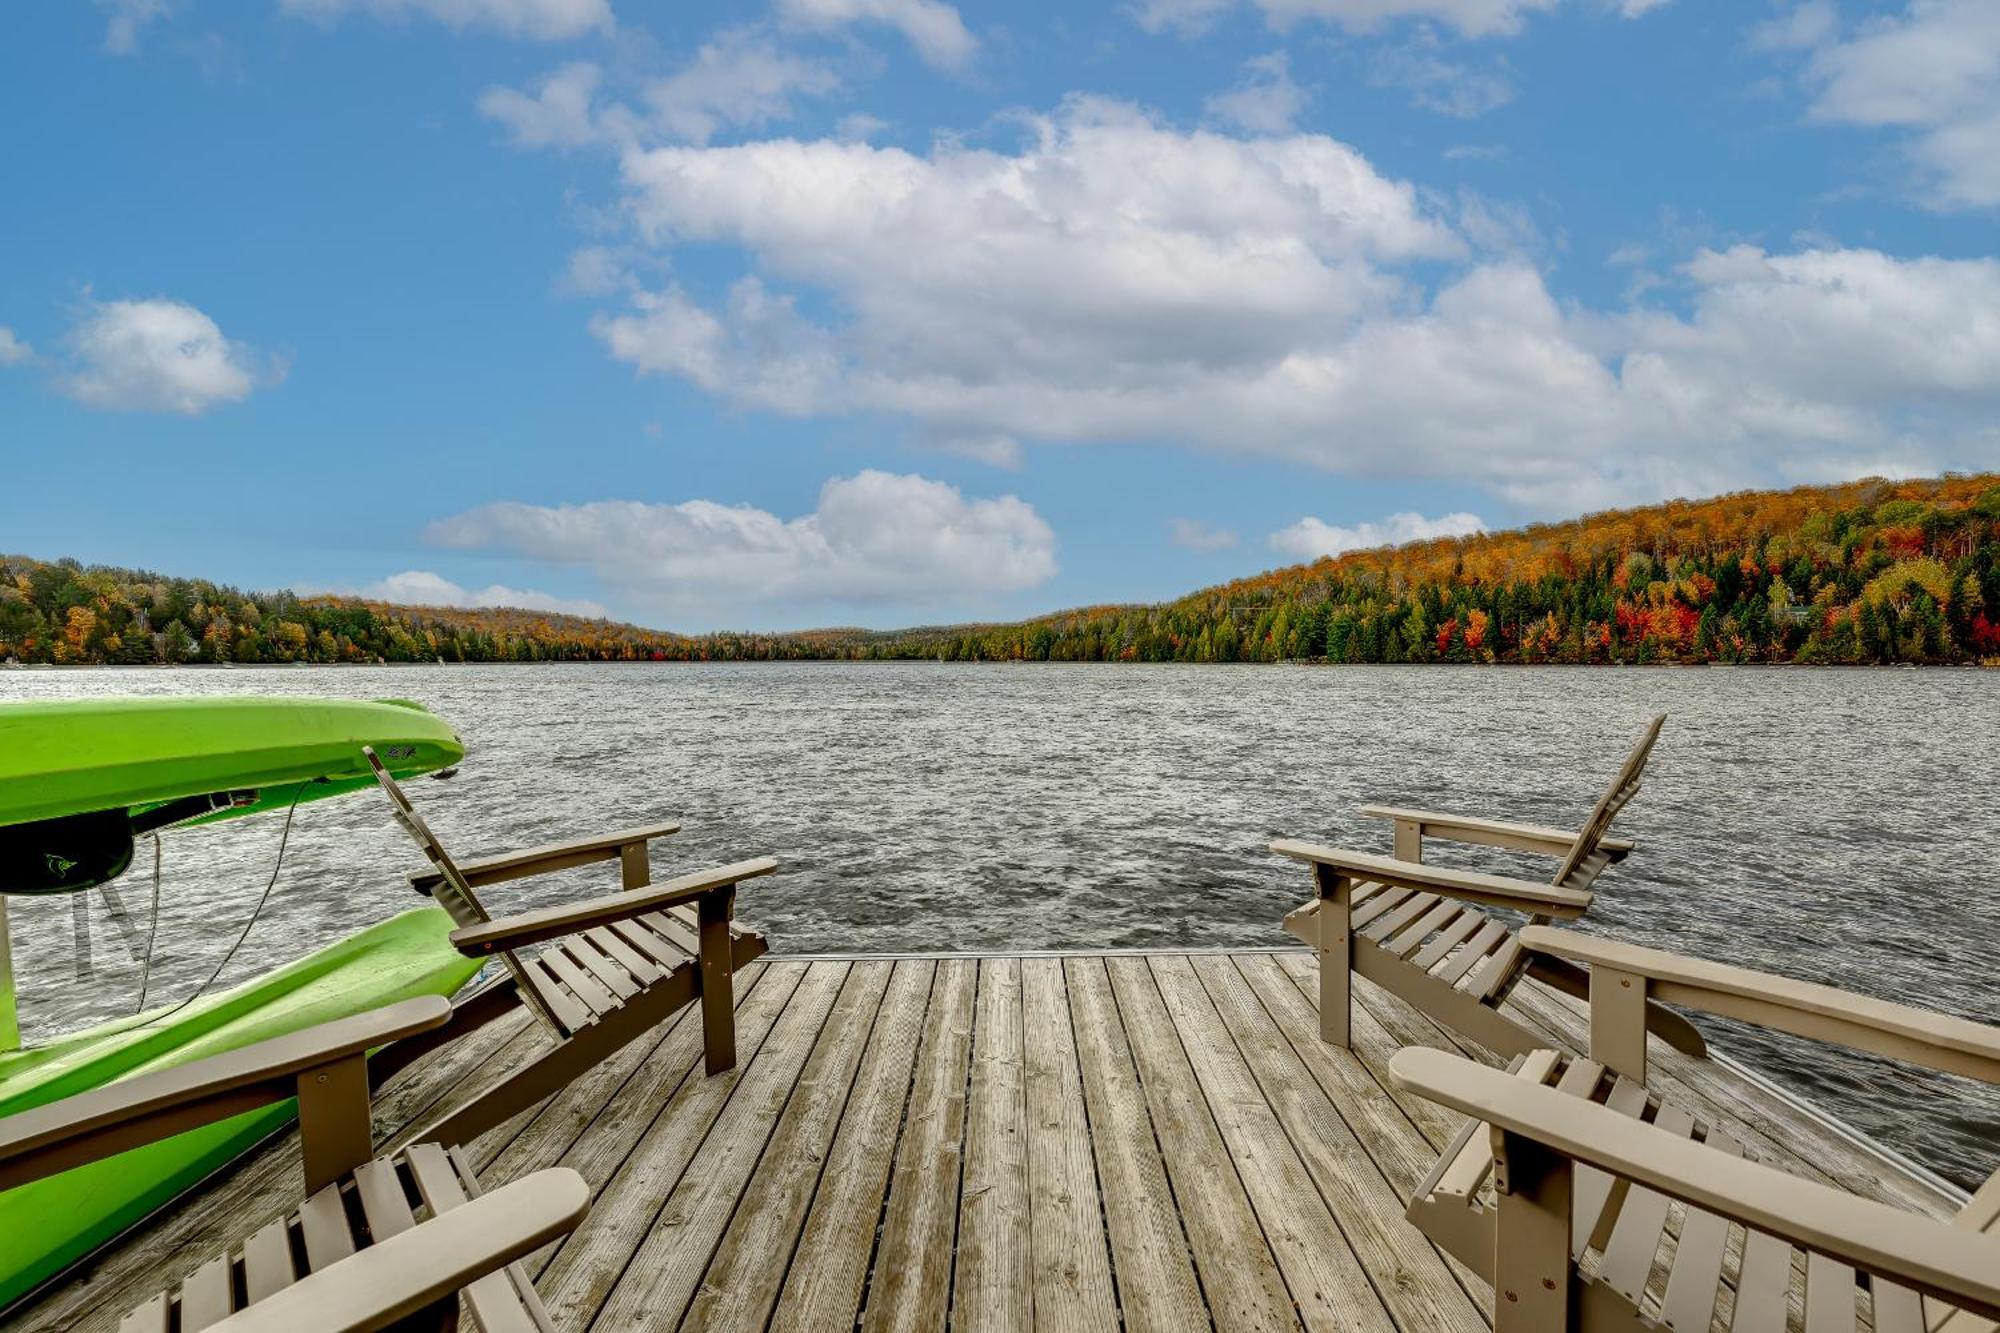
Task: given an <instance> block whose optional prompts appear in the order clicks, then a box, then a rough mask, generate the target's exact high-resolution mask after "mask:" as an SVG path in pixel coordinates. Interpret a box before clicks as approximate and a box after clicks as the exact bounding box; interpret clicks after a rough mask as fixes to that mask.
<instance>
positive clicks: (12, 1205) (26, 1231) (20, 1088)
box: [0, 907, 480, 1310]
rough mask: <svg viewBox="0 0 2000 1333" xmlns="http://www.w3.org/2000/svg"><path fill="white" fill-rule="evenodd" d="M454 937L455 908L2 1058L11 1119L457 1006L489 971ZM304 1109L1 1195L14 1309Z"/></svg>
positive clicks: (200, 1134) (2, 1296) (7, 1296)
mask: <svg viewBox="0 0 2000 1333" xmlns="http://www.w3.org/2000/svg"><path fill="white" fill-rule="evenodd" d="M451 929H452V923H451V918H450V917H448V916H446V915H445V913H444V910H443V909H442V908H437V907H419V908H416V909H413V910H411V911H408V912H404V913H403V914H402V915H400V916H396V917H392V918H390V919H389V920H387V921H384V922H382V923H381V924H379V925H376V926H372V927H370V928H369V929H367V930H364V931H362V932H361V933H360V934H358V935H354V936H351V937H349V938H347V939H344V940H341V941H340V942H338V943H337V944H331V945H328V946H327V947H326V948H323V949H320V950H318V951H316V952H314V953H311V954H308V955H307V956H306V957H304V958H301V959H299V960H298V961H297V962H295V963H292V964H290V965H288V966H286V967H282V968H279V969H278V970H277V971H275V972H271V973H268V974H266V975H265V976H262V977H258V978H257V979H256V980H254V981H250V982H246V983H245V984H243V985H241V986H237V987H235V988H234V989H232V990H227V991H221V992H218V993H216V994H214V995H208V996H204V997H202V998H201V999H200V1000H197V1001H196V1002H195V1003H193V1004H191V1005H189V1006H188V1007H187V1008H185V1009H182V1010H180V1011H179V1012H178V1013H175V1014H173V1015H172V1016H170V1017H168V1018H166V1019H165V1020H164V1021H157V1022H149V1018H152V1017H156V1016H157V1011H156V1015H153V1016H148V1015H141V1016H139V1017H136V1018H126V1019H120V1020H117V1021H115V1022H111V1023H106V1024H103V1025H101V1026H99V1027H95V1028H91V1029H89V1030H87V1031H83V1032H76V1033H71V1034H69V1035H67V1036H64V1037H61V1038H58V1039H57V1040H55V1041H53V1042H50V1043H48V1044H47V1045H44V1046H40V1047H37V1048H35V1049H33V1050H25V1051H9V1052H4V1053H0V1116H4V1115H11V1114H13V1113H14V1112H16V1111H24V1110H27V1109H28V1108H29V1107H33V1106H40V1105H42V1104H44V1103H46V1102H52V1101H55V1100H56V1099H58V1098H60V1097H66V1096H69V1095H70V1094H72V1093H77V1092H82V1091H85V1090H87V1089H90V1088H95V1087H98V1086H101V1085H102V1084H105V1083H110V1082H114V1081H116V1080H118V1079H121V1078H130V1077H132V1076H134V1075H137V1074H145V1073H150V1072H152V1071H154V1070H157V1069H167V1068H171V1067H172V1066H174V1065H179V1064H185V1063H187V1062H188V1061H190V1060H198V1059H200V1058H201V1057H203V1056H208V1055H218V1054H220V1053H222V1052H224V1051H229V1050H234V1049H236V1048H237V1047H239V1046H246V1045H248V1044H250V1043H251V1042H254V1041H262V1040H263V1039H265V1038H266V1037H276V1036H281V1035H283V1034H285V1033H287V1032H297V1031H299V1030H300V1029H301V1028H306V1027H311V1026H312V1025H313V1024H315V1023H325V1022H330V1021H332V1020H333V1019H336V1018H344V1017H346V1016H348V1015H349V1014H358V1013H361V1012H363V1011H364V1010H368V1009H373V1008H375V1007H376V1006H378V1005H384V1004H393V1003H394V1002H395V1001H397V1000H404V999H408V998H410V997H411V996H415V995H450V994H452V993H453V992H454V991H456V990H458V989H459V988H460V987H461V986H463V985H464V984H465V983H466V982H467V981H469V980H471V979H472V977H473V975H474V974H475V973H476V972H478V970H479V967H480V963H479V961H478V960H476V959H471V958H467V957H465V956H464V955H463V954H461V953H459V952H458V950H456V949H454V948H452V946H451V941H450V940H449V939H448V938H447V936H449V934H450V933H451ZM295 1110H296V1103H292V1102H287V1103H285V1104H283V1105H280V1106H272V1107H266V1108H264V1109H263V1110H259V1111H251V1112H248V1113H246V1114H244V1115H241V1116H238V1117H236V1118H235V1119H233V1120H225V1121H222V1122H221V1123H219V1124H214V1125H210V1126H208V1127H207V1128H204V1129H197V1130H192V1131H190V1132H188V1133H186V1134H181V1135H179V1136H177V1137H175V1138H171V1139H166V1140H164V1141H162V1142H160V1143H155V1144H151V1145H149V1146H147V1147H144V1148H135V1149H133V1150H132V1151H131V1152H127V1153H122V1154H120V1155H119V1156H117V1157H110V1158H106V1159H105V1160H104V1161H101V1162H93V1163H91V1164H90V1165H87V1166H80V1167H77V1168H76V1169H75V1170H73V1171H65V1172H63V1173H62V1174H61V1175H58V1176H50V1177H48V1178H47V1179H44V1180H38V1181H35V1182H33V1183H32V1184H28V1185H22V1186H20V1187H19V1188H16V1189H11V1190H7V1191H5V1192H4V1193H0V1238H4V1243H0V1310H4V1309H5V1308H6V1307H7V1306H8V1305H10V1304H11V1303H12V1302H14V1301H15V1300H17V1299H19V1298H20V1297H21V1296H22V1295H24V1294H25V1293H27V1292H29V1291H31V1290H33V1289H34V1287H35V1286H37V1285H38V1284H39V1283H41V1282H43V1281H45V1280H47V1279H48V1278H50V1277H53V1276H54V1275H55V1274H57V1273H59V1272H61V1271H62V1270H63V1269H64V1268H65V1267H67V1266H68V1265H70V1264H72V1263H74V1262H75V1261H76V1260H78V1259H80V1258H82V1257H83V1256H84V1255H86V1254H88V1253H90V1252H91V1251H92V1250H94V1249H96V1248H97V1247H98V1246H100V1245H102V1244H103V1243H105V1242H106V1241H108V1240H111V1239H112V1238H113V1237H115V1236H117V1235H118V1233H119V1232H121V1231H123V1230H124V1229H125V1228H126V1227H128V1226H130V1225H132V1224H133V1223H134V1222H137V1221H138V1220H139V1219H140V1218H142V1217H145V1216H146V1215H147V1214H148V1213H150V1212H152V1211H153V1210H154V1209H156V1208H158V1207H159V1206H160V1205H162V1204H164V1203H166V1202H167V1201H168V1200H170V1199H172V1198H173V1197H174V1196H175V1195H177V1194H179V1193H180V1192H181V1191H182V1190H184V1189H187V1188H188V1187H189V1186H191V1185H193V1184H194V1183H195V1182H197V1181H199V1180H200V1179H202V1177H204V1176H206V1175H208V1173H209V1172H211V1171H213V1170H215V1169H216V1168H217V1167H219V1166H221V1165H223V1164H224V1163H225V1162H228V1161H229V1160H230V1159H231V1158H233V1157H235V1156H236V1155H237V1154H239V1153H241V1152H243V1151H244V1150H245V1149H246V1148H249V1147H250V1146H251V1145H253V1144H255V1143H256V1142H258V1141H259V1140H260V1139H262V1138H264V1137H265V1136H266V1135H268V1134H270V1133H272V1132H273V1131H274V1130H277V1129H280V1128H282V1127H283V1126H284V1125H286V1124H287V1123H289V1122H290V1120H291V1119H292V1116H293V1115H294V1114H295ZM201 1257H206V1256H201Z"/></svg>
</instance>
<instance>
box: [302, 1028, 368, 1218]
mask: <svg viewBox="0 0 2000 1333" xmlns="http://www.w3.org/2000/svg"><path fill="white" fill-rule="evenodd" d="M298 1091H299V1155H300V1158H301V1159H302V1163H303V1165H304V1167H305V1174H306V1193H307V1194H313V1193H316V1192H318V1191H319V1190H321V1189H323V1188H324V1187H326V1186H328V1185H331V1184H332V1183H333V1182H334V1181H336V1180H339V1179H340V1178H341V1177H342V1176H344V1175H346V1174H347V1173H348V1172H350V1171H352V1170H354V1169H355V1168H356V1167H358V1166H360V1165H361V1164H362V1163H363V1162H366V1161H367V1160H368V1159H369V1158H371V1157H373V1156H374V1155H375V1139H374V1134H375V1126H374V1118H373V1114H372V1112H371V1108H370V1106H369V1102H368V1093H369V1088H368V1056H367V1054H366V1053H365V1052H356V1053H355V1054H353V1055H350V1056H347V1057H345V1058H344V1059H340V1060H336V1061H333V1062H332V1063H330V1064H324V1065H320V1066H319V1067H318V1068H316V1069H308V1070H305V1071H303V1072H302V1073H300V1074H299V1075H298Z"/></svg>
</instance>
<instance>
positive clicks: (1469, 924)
mask: <svg viewBox="0 0 2000 1333" xmlns="http://www.w3.org/2000/svg"><path fill="white" fill-rule="evenodd" d="M1489 920H1491V918H1490V917H1488V916H1487V915H1486V913H1484V912H1482V911H1480V910H1479V909H1478V908H1477V907H1471V906H1467V905H1466V904H1463V903H1461V904H1460V905H1459V909H1458V918H1457V919H1456V920H1454V921H1453V922H1452V923H1451V924H1450V925H1448V926H1446V927H1445V928H1444V929H1443V930H1440V931H1439V932H1438V933H1437V938H1435V939H1433V940H1432V941H1431V942H1430V943H1429V944H1426V945H1425V946H1424V947H1423V948H1422V949H1419V950H1418V951H1417V955H1416V957H1414V958H1412V959H1410V966H1411V967H1414V968H1416V969H1417V970H1418V971H1419V972H1428V971H1430V970H1431V969H1432V968H1433V967H1435V966H1437V964H1438V962H1439V960H1441V959H1442V958H1443V957H1444V956H1445V955H1446V954H1448V953H1450V952H1451V951H1452V950H1453V949H1455V948H1457V947H1458V946H1459V945H1461V944H1463V943H1465V941H1466V940H1467V939H1469V938H1471V936H1472V933H1473V932H1474V931H1476V930H1478V929H1479V928H1480V927H1481V926H1483V925H1485V924H1486V923H1487V922H1488V921H1489Z"/></svg>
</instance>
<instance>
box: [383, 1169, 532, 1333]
mask: <svg viewBox="0 0 2000 1333" xmlns="http://www.w3.org/2000/svg"><path fill="white" fill-rule="evenodd" d="M408 1160H409V1163H410V1175H411V1176H412V1177H413V1178H414V1179H415V1180H416V1182H417V1193H419V1194H421V1195H422V1196H423V1200H424V1203H425V1205H426V1206H428V1207H429V1208H430V1210H431V1212H432V1213H433V1214H437V1213H443V1212H448V1211H450V1210H451V1209H453V1208H457V1207H459V1206H461V1205H462V1204H465V1203H466V1202H468V1201H469V1200H470V1199H471V1198H472V1196H473V1195H474V1194H476V1193H477V1192H478V1189H479V1186H478V1183H477V1181H476V1180H474V1179H473V1178H472V1176H471V1173H470V1172H469V1171H464V1169H463V1168H464V1161H465V1159H464V1158H463V1157H462V1156H457V1155H454V1154H448V1153H446V1152H445V1150H444V1149H443V1148H440V1147H439V1146H438V1145H437V1144H435V1143H419V1144H415V1145H413V1146H412V1147H411V1148H410V1151H409V1153H408ZM462 1172H463V1173H462ZM461 1173H462V1174H461ZM465 1303H466V1304H467V1305H468V1306H470V1307H471V1309H472V1316H473V1318H475V1319H477V1320H478V1321H479V1327H480V1328H481V1329H482V1330H483V1331H484V1333H537V1330H536V1322H535V1319H534V1316H533V1315H531V1314H530V1313H529V1311H528V1309H527V1307H526V1305H525V1304H524V1300H523V1297H522V1294H521V1292H520V1290H519V1289H518V1288H517V1287H516V1286H515V1285H514V1281H513V1279H512V1278H511V1277H509V1276H508V1274H507V1273H506V1272H505V1271H504V1270H503V1271H500V1272H496V1273H488V1274H487V1275H486V1276H485V1277H482V1278H480V1279H479V1280H478V1281H477V1282H474V1283H472V1284H470V1285H469V1286H467V1287H466V1288H465Z"/></svg>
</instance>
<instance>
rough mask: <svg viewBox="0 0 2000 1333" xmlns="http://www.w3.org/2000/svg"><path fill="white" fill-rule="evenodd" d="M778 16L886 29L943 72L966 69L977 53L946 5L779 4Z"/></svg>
mask: <svg viewBox="0 0 2000 1333" xmlns="http://www.w3.org/2000/svg"><path fill="white" fill-rule="evenodd" d="M778 14H779V17H780V18H782V19H783V20H784V21H785V22H787V23H790V24H793V25H795V26H799V27H806V28H820V29H826V28H839V27H845V26H846V25H848V24H851V23H880V24H886V25H887V26H889V27H891V28H895V29H896V30H898V31H899V32H901V33H902V34H903V36H904V37H906V38H908V39H909V42H910V45H912V46H914V47H915V48H916V49H917V54H918V55H920V56H922V57H923V58H924V60H926V61H928V62H929V63H930V64H933V65H936V66H938V67H939V68H941V69H962V68H964V67H965V66H966V65H967V64H969V63H970V62H971V60H972V57H973V55H974V54H975V53H976V52H977V51H978V49H979V41H978V39H977V38H975V37H974V36H973V35H972V33H971V32H970V31H968V30H967V28H966V26H965V20H964V19H963V18H961V17H960V16H959V12H958V10H957V9H956V8H954V7H953V6H951V5H947V4H944V3H943V2H942V0H778Z"/></svg>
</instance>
